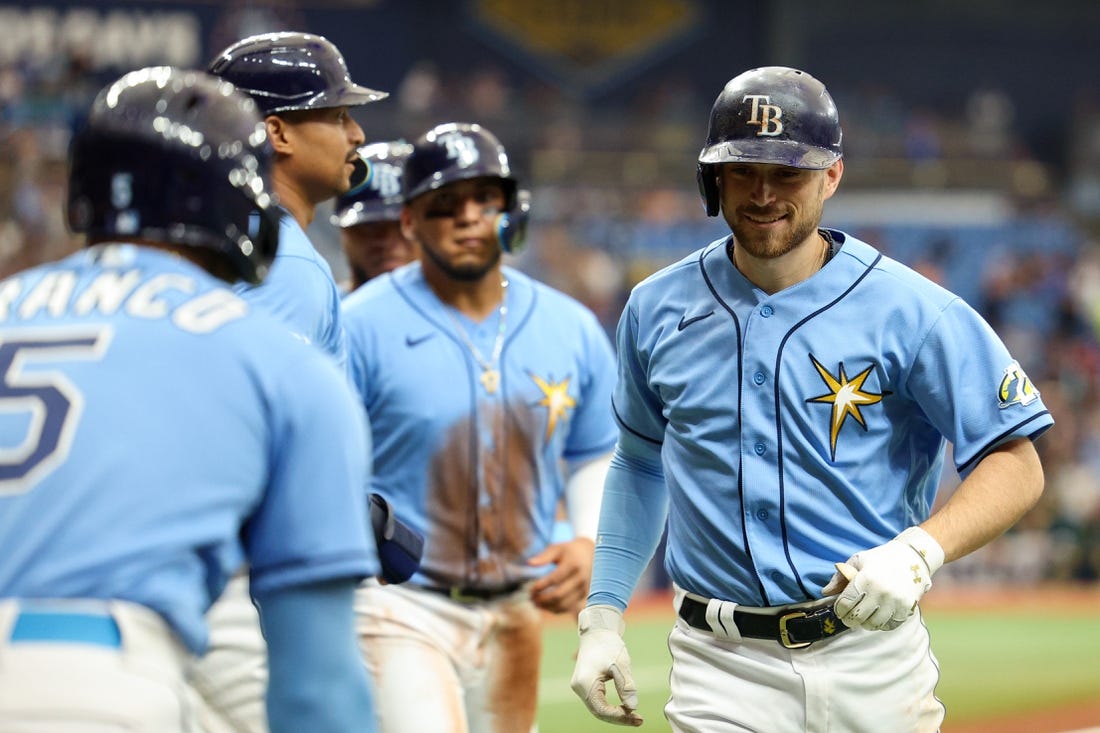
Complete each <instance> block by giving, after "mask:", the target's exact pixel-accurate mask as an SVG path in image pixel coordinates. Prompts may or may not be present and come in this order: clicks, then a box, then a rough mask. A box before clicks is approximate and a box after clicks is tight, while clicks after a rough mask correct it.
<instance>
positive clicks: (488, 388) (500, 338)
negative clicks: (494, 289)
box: [446, 280, 508, 394]
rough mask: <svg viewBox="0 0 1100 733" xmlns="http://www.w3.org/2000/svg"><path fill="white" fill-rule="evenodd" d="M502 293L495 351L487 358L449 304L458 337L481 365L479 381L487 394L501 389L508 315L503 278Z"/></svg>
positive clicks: (450, 314) (506, 289)
mask: <svg viewBox="0 0 1100 733" xmlns="http://www.w3.org/2000/svg"><path fill="white" fill-rule="evenodd" d="M500 287H501V290H502V292H501V295H500V321H499V322H498V324H497V337H496V340H495V341H494V342H493V353H492V354H491V355H490V356H489V358H488V359H486V358H485V357H484V356H482V354H481V351H479V350H478V348H477V346H475V345H474V342H473V341H471V340H470V337H469V335H467V333H466V329H465V328H463V326H462V322H461V321H459V320H458V317H457V316H456V315H455V314H454V312H453V311H454V310H455V309H454V308H453V307H451V306H447V308H446V310H447V315H448V316H450V317H451V321H452V322H453V323H454V324H455V330H456V331H458V337H459V338H460V339H462V343H463V344H464V345H465V346H466V349H467V350H468V351H469V352H470V354H472V355H473V357H474V360H475V361H477V363H478V366H480V367H481V376H480V377H478V381H479V382H481V386H482V387H484V388H485V393H486V394H496V391H497V390H498V389H500V368H499V364H500V353H501V352H502V351H503V350H504V326H505V320H506V319H507V316H508V298H507V295H508V281H507V280H501V281H500Z"/></svg>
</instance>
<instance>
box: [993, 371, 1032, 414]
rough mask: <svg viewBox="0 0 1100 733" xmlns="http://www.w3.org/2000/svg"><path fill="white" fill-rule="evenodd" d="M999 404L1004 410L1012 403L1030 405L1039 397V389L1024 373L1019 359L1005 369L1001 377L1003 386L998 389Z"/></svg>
mask: <svg viewBox="0 0 1100 733" xmlns="http://www.w3.org/2000/svg"><path fill="white" fill-rule="evenodd" d="M997 397H998V399H999V400H1000V403H999V406H1000V408H1001V409H1002V410H1003V409H1005V408H1006V407H1011V406H1012V405H1029V404H1031V403H1032V402H1034V401H1035V400H1037V399H1039V390H1037V389H1035V385H1034V384H1032V383H1031V380H1030V379H1028V378H1027V375H1026V374H1024V370H1023V369H1022V368H1021V367H1020V363H1019V362H1017V361H1014V362H1012V363H1011V364H1009V365H1008V366H1007V367H1005V370H1004V376H1002V377H1001V386H1000V387H999V388H998V389H997Z"/></svg>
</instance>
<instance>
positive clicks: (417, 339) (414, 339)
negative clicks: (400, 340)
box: [405, 333, 435, 348]
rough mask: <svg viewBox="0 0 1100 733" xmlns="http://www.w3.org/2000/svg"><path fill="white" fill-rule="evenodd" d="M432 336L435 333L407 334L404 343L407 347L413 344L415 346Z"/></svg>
mask: <svg viewBox="0 0 1100 733" xmlns="http://www.w3.org/2000/svg"><path fill="white" fill-rule="evenodd" d="M432 336H435V334H434V333H425V334H421V335H419V336H412V335H409V336H406V337H405V345H406V346H408V347H409V348H412V347H413V346H417V345H419V344H422V343H424V342H425V341H427V340H428V339H430V338H431V337H432Z"/></svg>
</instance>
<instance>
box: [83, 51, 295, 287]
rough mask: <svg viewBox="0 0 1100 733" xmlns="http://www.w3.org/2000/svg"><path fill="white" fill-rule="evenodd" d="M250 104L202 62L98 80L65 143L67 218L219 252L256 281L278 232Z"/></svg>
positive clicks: (266, 148)
mask: <svg viewBox="0 0 1100 733" xmlns="http://www.w3.org/2000/svg"><path fill="white" fill-rule="evenodd" d="M271 159H272V152H271V147H270V145H269V144H268V142H267V130H266V127H265V125H264V122H263V118H261V117H260V114H259V112H258V110H257V109H256V104H255V103H254V102H253V101H252V100H251V99H250V98H249V97H247V96H245V95H243V94H240V93H239V92H237V91H235V90H234V89H233V86H232V85H231V84H228V83H226V82H225V81H222V80H220V79H217V78H215V77H213V76H210V75H208V74H205V73H203V72H201V71H182V70H179V69H174V68H170V67H166V66H160V67H151V68H146V69H140V70H138V71H133V72H131V73H129V74H127V75H125V76H123V77H122V78H121V79H119V80H118V81H116V82H115V83H113V84H111V85H110V86H108V87H106V88H105V89H103V90H102V91H101V92H100V93H99V95H98V96H97V97H96V99H95V102H93V104H92V108H91V112H90V113H89V115H88V120H87V122H86V124H85V125H84V126H83V127H82V128H81V129H80V130H79V131H78V132H77V133H76V135H74V137H73V141H72V145H71V147H70V150H69V162H70V165H69V192H68V201H67V206H66V213H67V218H68V222H69V227H70V228H71V229H72V230H73V231H74V232H77V233H83V234H87V235H89V236H90V237H91V238H93V239H97V240H102V239H111V238H119V239H125V240H130V239H146V240H150V241H154V242H167V243H172V244H180V245H186V246H190V247H201V248H203V249H208V250H212V251H214V252H217V253H218V254H220V255H222V256H223V257H224V258H225V259H226V260H228V262H229V263H230V264H231V265H232V267H233V269H234V271H235V272H236V274H237V275H238V276H239V277H240V278H241V279H244V280H247V281H249V282H253V283H256V282H259V281H261V280H262V279H263V277H264V276H265V275H266V274H267V270H268V268H269V267H270V265H271V261H272V260H273V259H274V257H275V251H276V248H277V245H278V239H279V208H278V206H277V202H276V201H275V200H274V198H273V197H272V195H271V190H272V189H271V182H270V179H269V178H268V173H269V170H270V167H271Z"/></svg>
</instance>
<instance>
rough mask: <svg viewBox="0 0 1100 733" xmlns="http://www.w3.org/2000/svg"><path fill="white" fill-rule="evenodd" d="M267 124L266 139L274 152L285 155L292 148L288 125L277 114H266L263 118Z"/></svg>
mask: <svg viewBox="0 0 1100 733" xmlns="http://www.w3.org/2000/svg"><path fill="white" fill-rule="evenodd" d="M264 123H265V124H266V126H267V139H268V140H269V141H270V142H271V147H272V148H274V150H275V152H276V153H281V154H283V155H286V154H287V153H290V152H292V151H293V149H294V145H293V144H292V142H291V137H290V125H289V124H287V121H286V120H284V119H283V118H282V117H280V116H279V115H268V116H267V119H265V120H264Z"/></svg>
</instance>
